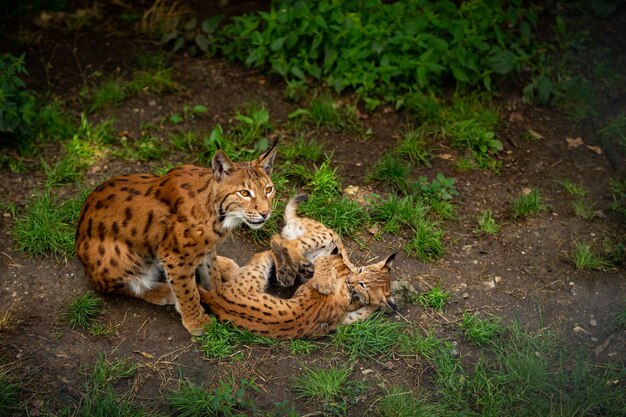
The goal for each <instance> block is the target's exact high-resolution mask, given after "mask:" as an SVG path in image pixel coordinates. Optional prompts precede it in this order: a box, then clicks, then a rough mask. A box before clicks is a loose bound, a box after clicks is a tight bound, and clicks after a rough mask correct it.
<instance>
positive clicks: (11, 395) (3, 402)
mask: <svg viewBox="0 0 626 417" xmlns="http://www.w3.org/2000/svg"><path fill="white" fill-rule="evenodd" d="M19 393H20V389H19V387H18V386H17V385H15V384H14V383H13V382H12V381H11V380H10V379H9V378H7V377H6V376H5V375H0V414H2V415H3V416H9V415H12V414H11V413H12V412H13V411H15V410H16V408H17V406H18V405H19V400H20V398H19Z"/></svg>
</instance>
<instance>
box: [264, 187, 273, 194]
mask: <svg viewBox="0 0 626 417" xmlns="http://www.w3.org/2000/svg"><path fill="white" fill-rule="evenodd" d="M272 191H274V187H272V186H271V185H268V186H267V187H265V194H271V193H272Z"/></svg>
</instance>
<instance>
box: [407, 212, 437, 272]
mask: <svg viewBox="0 0 626 417" xmlns="http://www.w3.org/2000/svg"><path fill="white" fill-rule="evenodd" d="M404 250H405V251H406V253H407V254H409V255H411V256H415V257H417V259H419V260H420V261H422V262H432V261H435V260H437V259H439V258H441V257H442V256H443V254H444V251H445V250H444V247H443V230H441V229H439V228H438V227H437V224H436V223H434V222H432V221H430V220H429V219H428V218H426V217H423V218H418V219H416V220H415V221H414V223H413V236H412V237H411V239H410V240H409V241H408V242H407V244H406V245H404Z"/></svg>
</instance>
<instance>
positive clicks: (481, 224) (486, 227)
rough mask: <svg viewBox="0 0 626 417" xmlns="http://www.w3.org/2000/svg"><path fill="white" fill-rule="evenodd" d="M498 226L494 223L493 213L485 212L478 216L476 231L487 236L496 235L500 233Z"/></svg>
mask: <svg viewBox="0 0 626 417" xmlns="http://www.w3.org/2000/svg"><path fill="white" fill-rule="evenodd" d="M500 227H501V226H500V225H499V224H498V223H497V222H496V219H495V218H494V217H493V213H492V212H491V210H485V211H484V212H482V213H481V214H480V216H478V229H477V231H481V232H483V233H487V234H489V235H496V234H498V232H499V231H500Z"/></svg>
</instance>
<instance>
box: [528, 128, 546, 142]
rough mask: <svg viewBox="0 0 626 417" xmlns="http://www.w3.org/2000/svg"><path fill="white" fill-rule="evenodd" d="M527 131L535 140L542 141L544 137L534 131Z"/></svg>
mask: <svg viewBox="0 0 626 417" xmlns="http://www.w3.org/2000/svg"><path fill="white" fill-rule="evenodd" d="M526 131H527V132H528V134H529V135H530V136H531V137H532V138H533V139H534V140H541V139H543V135H542V134H541V133H537V132H535V131H534V130H532V129H526Z"/></svg>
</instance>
